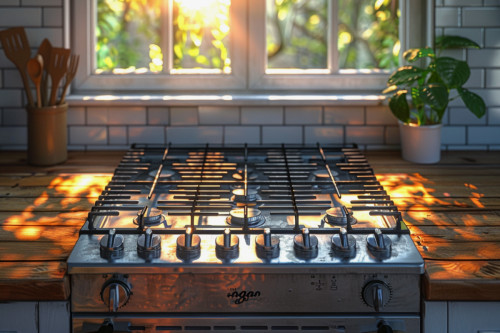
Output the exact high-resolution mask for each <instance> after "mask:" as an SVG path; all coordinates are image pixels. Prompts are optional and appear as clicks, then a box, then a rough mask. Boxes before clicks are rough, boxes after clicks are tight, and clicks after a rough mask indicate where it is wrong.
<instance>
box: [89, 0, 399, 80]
mask: <svg viewBox="0 0 500 333" xmlns="http://www.w3.org/2000/svg"><path fill="white" fill-rule="evenodd" d="M165 1H168V0H97V26H96V39H97V40H96V42H97V43H96V60H97V72H98V73H110V72H113V73H145V72H149V73H158V72H162V71H165V70H167V68H166V66H165V64H164V62H163V61H164V55H165V52H171V53H170V54H171V55H172V62H173V69H174V70H184V69H207V70H216V72H217V71H218V72H221V73H230V72H231V54H230V48H229V42H230V41H229V36H230V26H231V23H230V15H229V10H230V2H231V1H230V0H173V1H171V4H172V13H173V18H172V27H171V28H172V34H173V48H172V49H171V50H163V49H162V48H161V45H166V43H165V42H164V41H165V40H166V32H165V31H162V29H164V28H162V15H163V16H164V15H165V13H162V11H165V8H167V7H166V6H165ZM330 1H332V0H307V1H306V0H268V2H267V14H266V15H267V19H266V20H267V21H266V22H267V28H266V29H267V53H268V67H269V68H290V69H294V68H298V69H310V68H319V69H322V68H323V69H324V68H327V67H328V64H327V50H328V40H329V37H328V33H327V31H328V25H329V24H330V23H329V21H330V20H331V18H330V17H329V8H328V7H329V3H330ZM338 1H339V2H338V8H340V9H341V10H340V11H339V17H338V24H339V25H338V37H337V47H338V60H339V68H340V69H351V68H353V69H365V68H368V69H376V68H380V69H391V68H394V67H397V65H398V54H399V38H398V21H399V9H398V8H399V7H398V0H338ZM233 37H234V36H233ZM236 38H237V36H236ZM162 41H163V42H162Z"/></svg>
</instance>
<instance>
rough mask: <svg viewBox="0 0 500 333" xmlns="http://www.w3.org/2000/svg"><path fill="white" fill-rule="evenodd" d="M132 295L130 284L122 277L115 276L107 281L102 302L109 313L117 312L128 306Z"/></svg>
mask: <svg viewBox="0 0 500 333" xmlns="http://www.w3.org/2000/svg"><path fill="white" fill-rule="evenodd" d="M131 294H132V291H131V287H130V284H129V283H128V282H127V281H126V280H125V279H124V278H122V277H117V276H114V277H112V278H111V279H109V280H107V281H106V282H105V283H104V285H103V286H102V289H101V300H102V301H103V302H104V304H106V306H107V307H108V309H109V312H117V311H118V309H119V308H121V307H123V306H124V305H125V304H127V302H128V300H129V299H130V295H131Z"/></svg>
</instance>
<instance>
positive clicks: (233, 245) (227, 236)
mask: <svg viewBox="0 0 500 333" xmlns="http://www.w3.org/2000/svg"><path fill="white" fill-rule="evenodd" d="M239 246H240V240H239V238H238V236H236V235H231V230H230V229H229V228H226V229H224V234H222V235H220V236H217V238H216V239H215V255H216V256H217V258H219V259H220V260H230V259H236V258H238V254H239Z"/></svg>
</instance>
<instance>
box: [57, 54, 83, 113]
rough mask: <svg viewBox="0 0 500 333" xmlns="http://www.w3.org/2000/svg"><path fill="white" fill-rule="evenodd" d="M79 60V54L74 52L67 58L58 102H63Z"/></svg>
mask: <svg viewBox="0 0 500 333" xmlns="http://www.w3.org/2000/svg"><path fill="white" fill-rule="evenodd" d="M79 61H80V56H78V55H76V54H72V55H71V58H70V59H69V67H68V71H67V72H66V78H65V79H64V80H65V81H64V88H63V91H62V93H61V99H60V100H59V103H58V104H63V103H64V98H65V97H66V92H67V91H68V87H69V84H70V83H71V81H73V79H74V78H75V75H76V71H77V70H78V62H79Z"/></svg>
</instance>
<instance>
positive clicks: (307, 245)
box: [293, 228, 318, 259]
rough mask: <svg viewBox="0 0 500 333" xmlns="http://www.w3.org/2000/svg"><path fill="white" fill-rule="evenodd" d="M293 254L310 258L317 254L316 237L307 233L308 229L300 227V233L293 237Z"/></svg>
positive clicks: (301, 257) (302, 257)
mask: <svg viewBox="0 0 500 333" xmlns="http://www.w3.org/2000/svg"><path fill="white" fill-rule="evenodd" d="M293 248H294V250H295V255H296V256H297V257H298V258H300V259H312V258H316V257H317V256H318V237H316V236H314V235H312V236H311V235H309V229H308V228H304V229H302V233H300V234H297V235H295V237H294V238H293Z"/></svg>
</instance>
